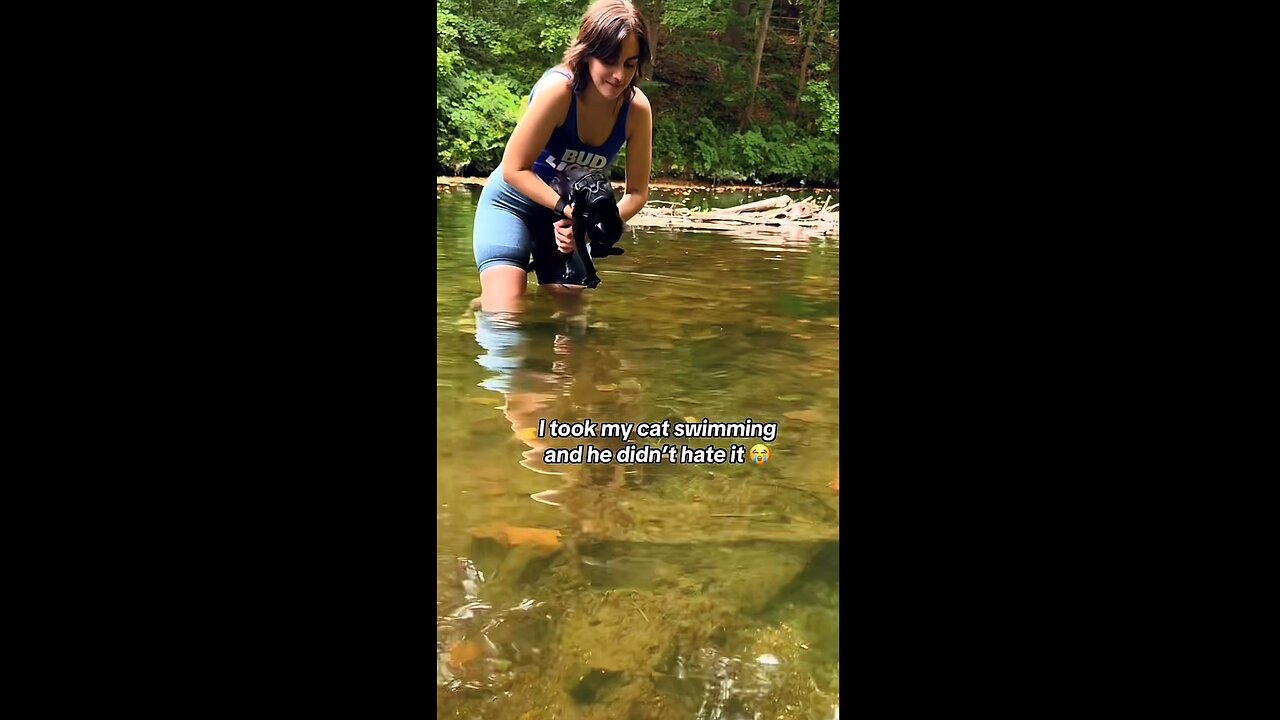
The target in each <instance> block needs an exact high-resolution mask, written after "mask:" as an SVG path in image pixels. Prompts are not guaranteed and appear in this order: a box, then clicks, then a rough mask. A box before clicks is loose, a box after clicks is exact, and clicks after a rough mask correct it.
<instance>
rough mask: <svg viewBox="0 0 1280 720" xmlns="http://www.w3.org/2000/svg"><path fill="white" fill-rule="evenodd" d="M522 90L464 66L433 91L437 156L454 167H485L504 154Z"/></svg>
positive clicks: (483, 169) (459, 169)
mask: <svg viewBox="0 0 1280 720" xmlns="http://www.w3.org/2000/svg"><path fill="white" fill-rule="evenodd" d="M520 100H521V96H520V95H518V94H516V90H515V89H514V88H513V87H511V84H510V80H508V79H506V78H502V77H499V76H495V75H492V74H490V73H477V72H472V71H470V70H464V71H462V73H461V74H460V75H458V76H455V77H450V78H447V79H446V80H443V81H441V82H440V88H439V90H438V93H437V95H436V155H437V162H438V163H439V164H440V165H443V166H444V167H446V168H449V169H450V170H451V171H452V172H455V173H458V172H462V171H463V170H464V169H467V168H471V169H473V170H475V171H476V172H479V173H488V172H490V171H492V170H493V168H495V167H497V165H498V163H499V162H500V161H501V160H502V152H503V150H504V148H505V147H506V142H507V137H508V136H509V135H510V134H511V129H512V128H514V127H515V124H516V113H517V112H518V111H519V109H520Z"/></svg>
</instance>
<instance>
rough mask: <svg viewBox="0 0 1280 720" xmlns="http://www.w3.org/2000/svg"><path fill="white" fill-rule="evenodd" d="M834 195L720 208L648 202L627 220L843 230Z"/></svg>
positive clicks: (670, 225) (745, 229)
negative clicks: (819, 199)
mask: <svg viewBox="0 0 1280 720" xmlns="http://www.w3.org/2000/svg"><path fill="white" fill-rule="evenodd" d="M830 202H831V198H830V197H828V198H827V202H826V203H824V204H823V205H822V207H819V206H818V204H817V203H815V202H813V196H812V195H810V196H809V197H806V198H804V199H803V200H801V201H799V202H795V201H793V200H792V199H791V197H790V196H788V195H780V196H778V197H772V198H765V199H764V200H756V201H754V202H749V203H746V204H744V205H736V206H734V207H730V208H721V209H718V210H705V211H703V210H690V209H689V208H687V207H684V206H677V205H674V204H670V203H662V204H663V205H667V207H658V206H656V205H654V204H651V205H646V206H645V208H644V209H642V210H641V211H640V212H639V213H638V214H636V215H635V216H634V217H632V218H631V219H630V220H629V221H627V224H628V225H630V226H631V227H650V228H667V229H675V230H719V231H726V232H731V233H736V234H743V233H748V234H756V233H760V232H765V233H782V234H794V233H797V232H801V233H804V234H808V235H836V236H838V235H839V234H840V214H839V213H838V212H836V210H837V208H839V206H840V205H839V203H837V204H836V205H833V206H829V205H830Z"/></svg>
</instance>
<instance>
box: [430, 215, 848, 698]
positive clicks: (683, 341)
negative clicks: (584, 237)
mask: <svg viewBox="0 0 1280 720" xmlns="http://www.w3.org/2000/svg"><path fill="white" fill-rule="evenodd" d="M442 195H443V196H442V197H441V198H440V199H439V200H438V201H437V205H438V209H439V218H440V219H439V220H438V225H437V284H438V288H439V289H438V291H437V298H436V303H437V315H436V342H437V366H436V376H437V377H436V390H437V403H436V416H437V417H436V419H437V427H438V428H439V430H438V432H437V437H436V447H437V453H436V455H437V477H438V478H439V482H438V485H437V490H436V525H437V538H438V540H437V547H436V616H437V630H436V645H437V648H436V657H437V662H436V684H437V701H436V702H437V711H438V714H440V715H441V716H444V717H458V718H463V717H465V718H503V719H507V718H513V719H516V720H531V719H532V718H584V719H589V718H637V719H639V718H652V719H654V720H659V719H662V720H665V719H666V718H699V719H708V720H709V719H711V718H718V719H720V720H730V719H732V718H753V717H757V716H758V717H777V716H779V715H780V714H783V713H784V712H785V714H786V715H787V717H801V718H810V717H811V718H824V719H825V718H830V717H832V715H833V714H834V713H835V712H836V708H837V706H838V703H839V648H838V646H837V645H835V644H834V643H833V642H832V638H834V637H835V636H836V632H837V631H838V626H839V614H838V597H839V577H838V556H839V502H838V496H837V495H836V492H834V491H833V490H832V485H833V483H832V480H833V479H835V478H837V475H838V463H839V448H838V445H837V437H838V422H839V387H838V376H839V360H838V355H837V350H838V344H839V311H838V297H839V267H838V260H839V242H838V239H778V240H776V241H774V242H772V243H770V242H761V241H759V240H752V241H750V242H746V241H737V240H735V239H733V238H730V237H725V236H717V235H707V234H700V233H687V232H657V231H654V232H643V233H641V232H633V233H629V234H628V236H627V237H626V238H625V239H624V241H623V243H622V246H623V247H624V248H625V249H626V250H627V253H626V254H625V255H623V256H619V257H614V258H608V259H607V260H605V261H603V262H601V263H600V264H599V266H598V267H599V269H600V275H601V278H602V279H603V283H602V284H601V286H600V288H599V289H597V290H596V291H593V292H592V293H591V294H589V295H588V302H587V304H586V305H585V307H584V308H583V309H582V310H581V311H578V312H564V311H563V310H561V309H560V306H558V305H557V304H556V303H554V302H553V301H552V299H551V298H549V297H547V296H546V294H545V293H542V292H539V290H538V288H537V285H536V282H534V281H531V282H530V285H529V297H528V304H527V307H526V308H525V310H524V311H523V312H521V313H519V314H516V315H510V314H508V315H495V314H487V313H482V312H479V311H478V310H476V309H474V308H473V307H472V300H473V299H474V298H476V297H477V296H478V295H479V280H478V277H477V276H476V272H475V267H474V259H473V256H472V252H471V221H472V213H473V212H474V207H475V199H474V197H469V196H470V195H471V194H470V193H465V192H463V193H452V194H449V193H443V194H442ZM552 420H556V421H559V422H564V423H581V422H583V421H585V420H591V421H593V422H594V423H596V424H597V432H598V423H632V424H635V426H639V425H641V424H646V425H648V426H650V427H653V428H654V429H655V430H657V429H660V428H661V427H662V426H661V424H662V423H664V422H665V423H666V427H667V428H668V432H670V428H673V427H676V426H682V427H690V428H691V427H695V426H703V425H705V423H704V422H703V421H704V420H706V421H709V422H711V423H742V424H743V428H745V429H747V430H748V431H749V430H750V429H751V428H752V426H753V425H755V426H764V425H767V424H776V425H775V427H776V433H777V435H776V438H774V439H773V441H772V442H771V443H769V447H770V450H771V452H772V456H771V460H770V461H769V462H768V463H767V464H765V465H763V466H757V465H752V464H749V463H746V462H743V463H733V462H715V461H713V460H708V459H704V460H706V461H690V462H679V463H677V462H670V461H669V459H668V458H667V457H666V456H664V457H663V458H662V459H658V460H655V459H652V458H649V459H647V461H646V460H644V459H637V458H632V460H635V461H626V462H609V463H603V462H588V461H587V458H586V457H584V458H583V459H582V460H576V461H573V462H551V461H549V458H548V456H547V451H548V450H552V451H555V450H564V451H573V450H576V449H577V448H578V447H579V446H584V448H583V450H584V456H585V452H586V450H587V448H586V447H585V446H590V447H591V449H594V450H595V451H599V450H601V449H608V450H610V451H612V452H613V453H618V452H620V451H623V450H626V449H627V448H628V447H629V446H630V447H631V448H632V449H634V448H636V447H647V446H653V447H655V448H662V447H664V446H667V445H676V444H687V445H688V446H689V448H690V449H691V450H692V449H702V448H705V447H708V446H710V447H714V448H718V449H728V448H730V447H731V446H732V445H734V444H738V445H742V446H744V447H750V446H751V445H754V444H756V443H760V442H762V438H761V437H760V436H755V437H749V436H746V435H738V436H735V437H699V438H696V439H692V440H681V439H675V438H673V437H670V436H668V437H653V438H643V437H634V436H633V437H631V438H629V440H630V442H624V441H623V440H622V439H621V438H616V437H599V436H595V437H588V438H585V439H582V438H572V437H548V436H541V437H540V436H539V428H540V426H541V424H542V423H543V421H545V422H546V423H550V422H551V421H552ZM655 424H657V425H655ZM836 486H837V487H838V485H836ZM788 708H790V709H789V710H788Z"/></svg>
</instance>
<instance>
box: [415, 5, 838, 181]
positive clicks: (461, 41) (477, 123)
mask: <svg viewBox="0 0 1280 720" xmlns="http://www.w3.org/2000/svg"><path fill="white" fill-rule="evenodd" d="M634 1H635V3H636V5H637V6H639V8H640V10H641V12H643V13H644V16H645V18H646V19H647V20H648V21H649V32H650V38H651V44H652V45H654V46H655V47H654V62H653V67H652V69H651V71H650V73H649V74H650V77H649V78H648V79H643V78H642V79H641V80H640V87H641V89H643V90H644V92H645V94H646V95H647V96H648V97H649V99H650V102H651V103H652V105H653V109H654V147H653V175H654V176H655V177H668V178H680V179H688V180H701V181H711V182H725V183H729V182H755V183H775V182H780V183H786V184H794V183H796V182H800V181H804V182H805V183H806V184H809V185H826V186H836V185H838V184H839V168H840V146H839V139H840V138H839V134H840V123H839V117H840V100H839V97H840V75H839V67H840V17H839V4H838V0H837V1H835V2H828V0H634ZM588 5H589V0H439V2H438V3H437V6H436V8H437V9H436V81H437V84H436V163H437V167H436V173H437V174H438V175H441V174H453V175H472V176H474V175H487V174H488V173H489V172H491V171H492V170H493V168H494V167H496V166H497V164H498V162H499V161H501V159H502V152H503V149H504V147H505V145H506V142H507V138H508V137H509V136H510V134H511V131H512V129H513V128H514V127H515V124H516V120H517V119H518V118H519V116H520V114H521V113H522V112H523V110H524V108H525V106H526V104H527V102H528V95H529V90H530V88H532V87H533V84H534V82H536V81H537V80H538V78H539V77H540V76H541V75H542V73H543V72H544V71H545V70H546V69H547V68H549V67H551V66H553V65H556V64H558V63H559V62H560V61H561V59H562V57H563V55H564V51H565V49H566V48H568V46H569V44H570V43H571V42H572V41H573V39H574V37H576V35H577V30H578V24H579V22H580V21H581V18H582V13H583V12H584V11H585V10H586V8H587V6H588ZM625 155H626V150H625V148H624V150H623V154H622V156H620V159H619V161H618V162H617V163H615V164H614V166H613V173H614V179H618V180H620V179H622V177H623V175H624V169H625V167H626V163H625Z"/></svg>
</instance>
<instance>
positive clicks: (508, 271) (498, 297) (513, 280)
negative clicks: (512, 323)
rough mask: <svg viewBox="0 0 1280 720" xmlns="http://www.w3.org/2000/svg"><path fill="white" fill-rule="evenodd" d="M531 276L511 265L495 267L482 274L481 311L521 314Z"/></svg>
mask: <svg viewBox="0 0 1280 720" xmlns="http://www.w3.org/2000/svg"><path fill="white" fill-rule="evenodd" d="M528 280H529V274H528V273H527V272H526V271H524V270H523V269H521V268H518V267H513V266H511V265H495V266H493V267H491V268H487V269H486V270H485V271H484V272H482V273H480V309H481V310H483V311H485V312H512V313H514V312H520V310H521V308H522V305H523V300H524V290H525V287H526V286H527V285H528Z"/></svg>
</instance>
